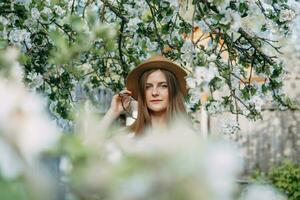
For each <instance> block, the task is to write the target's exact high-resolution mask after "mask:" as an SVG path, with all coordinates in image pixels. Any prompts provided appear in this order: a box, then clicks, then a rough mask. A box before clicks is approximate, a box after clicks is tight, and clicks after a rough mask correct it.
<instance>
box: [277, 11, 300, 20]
mask: <svg viewBox="0 0 300 200" xmlns="http://www.w3.org/2000/svg"><path fill="white" fill-rule="evenodd" d="M295 16H296V14H295V12H294V11H293V10H289V9H285V10H281V11H280V15H279V21H281V22H286V21H291V20H292V19H293V18H294V17H295Z"/></svg>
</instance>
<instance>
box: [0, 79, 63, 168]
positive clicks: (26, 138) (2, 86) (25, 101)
mask: <svg viewBox="0 0 300 200" xmlns="http://www.w3.org/2000/svg"><path fill="white" fill-rule="evenodd" d="M0 96H1V97H5V98H3V99H2V100H1V104H0V130H1V132H2V136H3V137H4V138H5V139H6V140H7V141H9V142H10V143H11V144H12V145H15V146H16V147H17V148H18V150H19V151H20V153H21V154H22V156H23V157H24V158H25V159H26V161H28V162H32V161H34V160H35V159H37V158H38V155H39V154H40V153H41V152H43V151H44V150H47V149H50V148H51V147H53V146H54V145H55V144H56V142H57V140H58V136H59V135H58V131H57V129H56V126H55V124H54V123H51V122H50V119H49V118H48V116H47V114H46V111H45V110H44V109H43V108H44V106H45V103H44V101H43V100H42V99H41V98H40V97H39V96H37V95H35V94H33V93H29V92H27V91H26V89H25V87H23V85H21V84H16V83H13V82H10V81H9V80H0Z"/></svg>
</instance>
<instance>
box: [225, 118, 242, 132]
mask: <svg viewBox="0 0 300 200" xmlns="http://www.w3.org/2000/svg"><path fill="white" fill-rule="evenodd" d="M239 130H240V126H239V123H238V122H237V121H236V120H234V119H229V120H226V121H223V122H222V124H221V131H222V133H223V134H225V135H229V134H235V133H237V132H238V131H239Z"/></svg>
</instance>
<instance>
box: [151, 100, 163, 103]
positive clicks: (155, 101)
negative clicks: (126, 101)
mask: <svg viewBox="0 0 300 200" xmlns="http://www.w3.org/2000/svg"><path fill="white" fill-rule="evenodd" d="M161 101H162V100H151V101H150V102H151V103H159V102H161Z"/></svg>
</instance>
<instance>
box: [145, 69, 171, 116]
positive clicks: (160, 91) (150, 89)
mask: <svg viewBox="0 0 300 200" xmlns="http://www.w3.org/2000/svg"><path fill="white" fill-rule="evenodd" d="M145 96H146V104H147V107H148V109H149V110H150V112H156V113H161V112H166V110H167V107H168V105H169V90H168V85H167V80H166V77H165V75H164V74H163V72H162V71H160V70H156V71H154V72H152V73H151V74H149V76H148V77H147V80H146V91H145Z"/></svg>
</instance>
